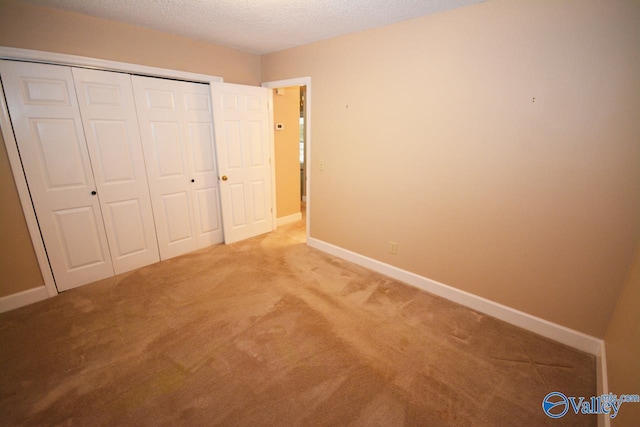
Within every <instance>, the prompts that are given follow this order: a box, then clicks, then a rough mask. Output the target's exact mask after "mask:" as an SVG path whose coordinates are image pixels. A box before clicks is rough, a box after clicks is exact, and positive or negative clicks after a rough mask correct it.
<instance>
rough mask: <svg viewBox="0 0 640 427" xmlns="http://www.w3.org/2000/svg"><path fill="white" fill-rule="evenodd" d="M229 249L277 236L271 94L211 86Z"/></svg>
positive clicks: (249, 88) (255, 89)
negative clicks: (271, 234)
mask: <svg viewBox="0 0 640 427" xmlns="http://www.w3.org/2000/svg"><path fill="white" fill-rule="evenodd" d="M210 86H211V94H212V97H211V99H212V102H213V122H214V129H215V140H216V149H217V154H218V167H219V169H220V171H219V173H220V176H221V184H220V194H221V201H222V217H223V228H224V240H225V243H233V242H236V241H239V240H242V239H246V238H249V237H253V236H256V235H259V234H263V233H267V232H269V231H272V230H273V228H274V224H273V217H274V213H273V186H272V179H273V175H272V168H271V139H272V131H273V129H272V128H271V122H272V119H271V114H272V112H271V107H270V106H271V105H272V104H271V99H270V98H271V96H272V94H271V91H270V90H269V89H266V88H262V87H255V86H244V85H235V84H229V83H211V84H210Z"/></svg>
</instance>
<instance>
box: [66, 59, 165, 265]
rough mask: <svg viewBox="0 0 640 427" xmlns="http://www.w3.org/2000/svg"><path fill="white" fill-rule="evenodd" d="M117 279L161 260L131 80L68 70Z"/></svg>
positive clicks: (97, 72) (87, 71)
mask: <svg viewBox="0 0 640 427" xmlns="http://www.w3.org/2000/svg"><path fill="white" fill-rule="evenodd" d="M72 72H73V77H74V81H75V86H76V90H77V92H78V102H79V105H80V113H81V116H82V120H83V124H84V129H85V134H86V139H87V146H88V149H89V155H90V158H91V163H92V166H93V174H94V176H95V180H96V186H97V191H98V196H99V199H100V205H101V208H102V213H103V216H104V220H105V228H106V233H107V237H108V239H109V247H110V248H111V256H112V259H113V265H114V269H115V272H116V274H119V273H123V272H126V271H129V270H132V269H135V268H139V267H142V266H145V265H148V264H151V263H154V262H157V261H159V260H160V255H159V252H158V243H157V239H156V232H155V224H154V218H153V211H152V208H151V197H150V195H149V187H148V183H147V174H146V169H145V162H144V156H143V152H142V143H141V140H140V133H139V128H138V120H137V114H136V109H135V102H134V97H133V88H132V84H131V76H129V75H128V74H121V73H114V72H108V71H98V70H87V69H80V68H74V69H73V70H72Z"/></svg>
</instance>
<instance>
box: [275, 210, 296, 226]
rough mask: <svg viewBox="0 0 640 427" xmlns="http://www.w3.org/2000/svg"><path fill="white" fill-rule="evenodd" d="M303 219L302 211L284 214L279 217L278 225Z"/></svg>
mask: <svg viewBox="0 0 640 427" xmlns="http://www.w3.org/2000/svg"><path fill="white" fill-rule="evenodd" d="M301 219H302V212H298V213H294V214H291V215H287V216H283V217H282V218H278V227H280V226H282V225H287V224H291V223H292V222H296V221H300V220H301Z"/></svg>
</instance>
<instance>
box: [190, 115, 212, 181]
mask: <svg viewBox="0 0 640 427" xmlns="http://www.w3.org/2000/svg"><path fill="white" fill-rule="evenodd" d="M187 129H188V132H189V142H190V144H191V155H192V156H193V168H194V171H195V172H213V171H215V161H214V156H213V129H212V128H211V123H189V124H188V127H187Z"/></svg>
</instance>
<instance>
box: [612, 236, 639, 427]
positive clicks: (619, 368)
mask: <svg viewBox="0 0 640 427" xmlns="http://www.w3.org/2000/svg"><path fill="white" fill-rule="evenodd" d="M605 343H606V344H605V347H606V352H607V373H608V377H609V390H610V391H611V393H615V394H617V395H618V396H620V395H621V394H640V363H639V362H640V246H639V247H638V251H637V252H636V258H635V264H634V268H633V269H632V270H631V272H630V273H629V277H628V278H627V281H626V283H625V286H624V288H623V289H622V293H621V294H620V298H619V299H618V304H617V305H616V308H615V310H614V311H613V316H612V317H611V322H610V323H609V329H608V330H607V336H606V339H605ZM638 420H640V403H625V404H623V405H622V407H621V408H620V412H619V414H618V416H617V417H616V418H615V419H614V420H612V422H611V424H612V425H613V426H614V427H623V426H629V427H631V426H637V425H638Z"/></svg>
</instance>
